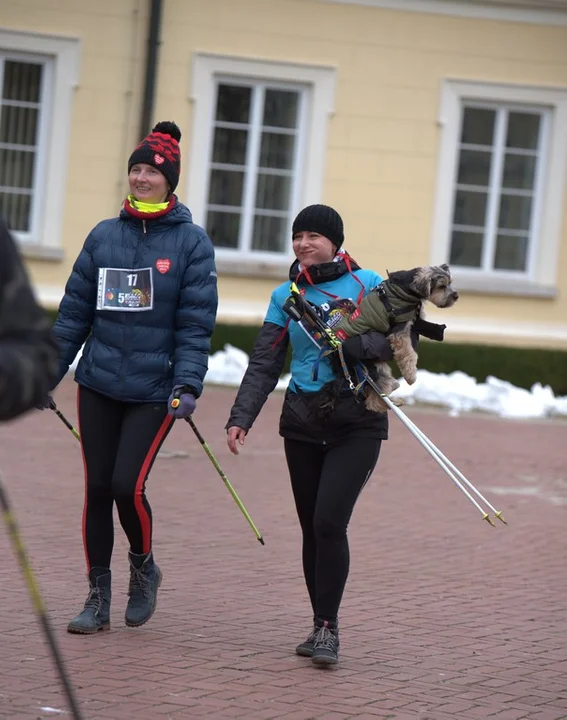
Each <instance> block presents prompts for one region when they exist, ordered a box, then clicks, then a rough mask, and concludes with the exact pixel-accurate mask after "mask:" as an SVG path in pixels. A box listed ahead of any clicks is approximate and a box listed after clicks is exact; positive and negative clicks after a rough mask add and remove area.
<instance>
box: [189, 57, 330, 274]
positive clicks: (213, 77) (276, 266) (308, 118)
mask: <svg viewBox="0 0 567 720" xmlns="http://www.w3.org/2000/svg"><path fill="white" fill-rule="evenodd" d="M222 80H225V81H227V82H233V83H238V82H242V83H246V82H249V83H256V82H258V81H260V82H267V83H269V85H270V87H277V86H278V85H281V86H282V87H285V88H286V89H298V90H302V91H303V98H302V103H301V105H302V108H301V110H300V113H301V117H300V120H299V127H300V128H301V126H302V125H303V127H304V128H305V131H304V133H303V135H302V134H301V132H300V134H299V136H298V144H297V147H296V152H297V153H298V163H297V168H298V172H299V175H298V176H297V178H296V179H295V180H294V183H293V184H292V187H293V188H294V191H293V193H292V198H291V206H290V215H293V214H294V213H296V212H298V211H299V210H300V209H301V207H303V206H304V205H309V204H311V203H317V202H321V199H322V195H323V181H324V173H325V160H326V153H327V129H328V127H327V126H328V121H329V118H330V116H331V115H332V114H333V112H334V98H335V85H336V69H335V68H332V67H325V66H312V65H297V64H293V63H280V62H272V61H269V60H252V59H247V58H241V57H232V56H225V55H214V54H208V53H197V54H195V55H194V58H193V73H192V87H191V94H190V98H191V100H192V102H193V111H194V112H193V127H192V140H191V151H190V163H189V183H188V191H187V203H188V205H189V208H190V209H191V212H192V213H193V218H194V220H195V222H196V223H198V224H199V225H204V223H205V221H206V207H207V192H208V177H209V164H210V163H209V161H210V157H211V148H212V142H213V136H214V117H215V110H216V107H215V102H216V88H217V85H218V83H219V81H221V82H222ZM215 255H216V259H217V267H218V269H219V271H220V272H230V273H232V274H250V273H251V272H260V271H261V272H262V274H264V275H265V276H266V275H270V274H274V275H276V276H279V275H281V272H282V269H283V268H287V267H289V263H290V260H291V259H292V258H293V252H292V247H291V229H290V243H289V251H288V253H281V254H277V253H273V252H270V253H268V252H261V251H248V252H247V251H243V250H235V249H231V248H215Z"/></svg>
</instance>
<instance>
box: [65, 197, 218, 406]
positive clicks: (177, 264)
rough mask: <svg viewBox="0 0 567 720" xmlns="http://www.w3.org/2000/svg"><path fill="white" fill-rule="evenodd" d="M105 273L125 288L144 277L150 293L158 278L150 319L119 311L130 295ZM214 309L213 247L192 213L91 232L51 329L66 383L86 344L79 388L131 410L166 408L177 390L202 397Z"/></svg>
mask: <svg viewBox="0 0 567 720" xmlns="http://www.w3.org/2000/svg"><path fill="white" fill-rule="evenodd" d="M104 268H113V269H120V270H121V272H122V276H123V279H122V285H124V283H127V282H132V284H133V285H136V282H137V278H138V274H137V273H136V270H138V269H139V270H141V271H142V272H141V273H139V276H140V277H144V278H145V280H146V285H147V284H148V283H147V281H148V278H151V283H153V289H152V290H151V292H150V293H147V290H148V288H147V287H146V288H145V289H144V288H142V290H143V291H145V292H146V293H147V296H148V297H149V295H151V297H152V300H153V307H152V309H144V310H135V309H134V310H132V309H129V310H127V309H122V307H123V306H116V305H117V301H118V291H119V290H121V289H122V290H124V287H123V286H122V287H121V288H120V287H118V288H112V287H110V285H112V282H113V280H114V282H115V283H116V277H117V273H116V272H115V271H114V270H113V271H111V272H110V275H109V274H108V272H109V271H108V270H107V271H106V272H107V275H106V282H105V283H103V282H102V281H103V280H104V279H105V278H104V275H103V273H102V272H100V271H101V269H102V270H103V269H104ZM144 268H150V269H151V270H149V271H148V270H145V271H144ZM129 271H132V272H129ZM125 278H130V279H129V280H126V279H125ZM99 285H100V287H99ZM134 290H135V292H138V293H140V297H141V291H140V290H139V289H136V288H134ZM124 297H125V295H124V293H121V298H120V300H121V302H124ZM129 297H134V305H135V304H136V298H135V296H134V295H132V296H129ZM144 302H145V303H146V304H148V306H149V302H148V300H147V297H146V299H145V300H144ZM217 303H218V297H217V274H216V270H215V259H214V249H213V245H212V243H211V241H210V239H209V237H208V236H207V234H206V233H205V231H204V230H203V229H202V228H200V227H199V226H197V225H194V224H193V220H192V217H191V213H190V212H189V210H188V208H186V207H185V206H184V205H182V204H181V203H180V202H179V201H177V199H176V200H175V204H174V205H173V207H172V209H171V210H170V211H169V212H168V213H167V214H165V215H162V216H161V217H157V218H152V217H151V216H147V219H145V220H142V219H140V218H139V217H134V216H132V215H131V214H130V213H129V212H127V211H126V210H124V209H123V210H122V212H121V213H120V216H119V217H117V218H113V219H111V220H104V221H103V222H101V223H99V224H98V225H97V226H96V227H95V228H94V230H92V232H91V233H90V234H89V236H88V237H87V239H86V241H85V244H84V246H83V249H82V250H81V253H80V255H79V257H78V258H77V260H76V262H75V265H74V267H73V271H72V273H71V275H70V277H69V280H68V281H67V285H66V287H65V296H64V297H63V299H62V301H61V304H60V306H59V313H58V316H57V320H56V322H55V326H54V331H55V335H56V337H57V340H58V343H59V347H60V352H61V355H60V357H61V360H60V367H59V379H61V378H62V377H63V376H64V375H65V373H66V372H67V371H68V369H69V366H70V364H71V363H72V362H73V360H74V359H75V357H76V355H77V353H78V352H79V350H80V348H81V346H82V345H83V343H84V342H85V341H86V345H85V348H84V351H83V354H82V357H81V359H80V361H79V364H78V367H77V370H76V373H75V380H76V381H77V382H78V383H79V384H80V385H83V386H85V387H87V388H90V389H92V390H96V391H97V392H100V393H102V394H103V395H106V396H108V397H111V398H115V399H117V400H122V401H126V402H166V401H167V399H168V398H169V395H170V394H171V391H172V388H173V386H174V385H186V386H188V387H190V388H191V389H192V391H193V392H194V394H195V397H199V395H200V394H201V392H202V389H203V380H204V377H205V374H206V372H207V361H208V356H209V351H210V337H211V334H212V332H213V328H214V325H215V318H216V312H217ZM113 304H114V306H113Z"/></svg>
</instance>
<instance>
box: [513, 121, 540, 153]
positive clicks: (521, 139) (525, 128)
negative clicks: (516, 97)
mask: <svg viewBox="0 0 567 720" xmlns="http://www.w3.org/2000/svg"><path fill="white" fill-rule="evenodd" d="M540 120H541V116H540V115H535V114H533V113H519V112H511V113H510V114H509V115H508V135H507V137H506V146H507V147H511V148H522V149H523V150H536V149H537V146H538V141H539V123H540Z"/></svg>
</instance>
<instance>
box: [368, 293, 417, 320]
mask: <svg viewBox="0 0 567 720" xmlns="http://www.w3.org/2000/svg"><path fill="white" fill-rule="evenodd" d="M374 292H376V293H377V294H378V297H379V298H380V300H381V301H382V305H384V307H385V309H386V312H387V313H388V320H389V321H390V322H391V323H395V322H396V320H397V318H398V316H399V315H406V314H407V313H409V312H412V311H414V312H415V314H416V315H419V310H420V308H421V302H420V303H418V305H403V306H402V307H399V308H394V307H393V306H392V303H391V302H390V298H389V297H388V296H387V295H386V289H385V287H384V286H383V285H382V284H380V285H378V286H377V287H375V288H374Z"/></svg>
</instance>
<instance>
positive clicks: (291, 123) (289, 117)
mask: <svg viewBox="0 0 567 720" xmlns="http://www.w3.org/2000/svg"><path fill="white" fill-rule="evenodd" d="M298 99H299V94H298V93H297V92H290V91H289V90H266V99H265V101H264V125H269V126H270V127H278V128H295V127H296V126H297V107H298Z"/></svg>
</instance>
